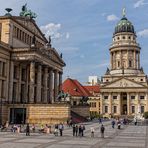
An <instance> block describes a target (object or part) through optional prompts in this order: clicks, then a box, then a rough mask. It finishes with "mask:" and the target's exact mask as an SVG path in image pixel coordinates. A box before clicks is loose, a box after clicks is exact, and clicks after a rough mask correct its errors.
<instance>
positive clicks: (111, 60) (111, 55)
mask: <svg viewBox="0 0 148 148" xmlns="http://www.w3.org/2000/svg"><path fill="white" fill-rule="evenodd" d="M110 65H111V66H110V68H111V69H113V53H112V52H110Z"/></svg>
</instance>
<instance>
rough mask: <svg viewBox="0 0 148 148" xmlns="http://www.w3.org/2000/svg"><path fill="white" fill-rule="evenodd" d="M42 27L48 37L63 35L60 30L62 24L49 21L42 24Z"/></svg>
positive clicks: (57, 37) (56, 37) (55, 37)
mask: <svg viewBox="0 0 148 148" xmlns="http://www.w3.org/2000/svg"><path fill="white" fill-rule="evenodd" d="M40 29H41V31H42V32H43V33H44V34H45V36H46V37H47V38H48V37H49V36H51V38H54V39H59V38H60V37H61V36H62V34H61V33H60V32H59V30H60V29H61V24H54V23H49V24H47V25H45V26H41V27H40Z"/></svg>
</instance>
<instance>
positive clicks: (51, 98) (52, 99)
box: [49, 69, 54, 103]
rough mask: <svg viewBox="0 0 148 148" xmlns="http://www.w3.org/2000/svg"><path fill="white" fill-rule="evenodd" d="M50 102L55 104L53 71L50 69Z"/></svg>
mask: <svg viewBox="0 0 148 148" xmlns="http://www.w3.org/2000/svg"><path fill="white" fill-rule="evenodd" d="M49 99H50V100H49V102H51V103H54V97H53V71H52V69H49Z"/></svg>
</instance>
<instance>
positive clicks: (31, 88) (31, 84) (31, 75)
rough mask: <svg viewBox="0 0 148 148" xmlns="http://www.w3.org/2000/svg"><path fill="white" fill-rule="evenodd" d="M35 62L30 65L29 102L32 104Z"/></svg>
mask: <svg viewBox="0 0 148 148" xmlns="http://www.w3.org/2000/svg"><path fill="white" fill-rule="evenodd" d="M34 83H35V62H31V63H30V87H29V102H30V103H34Z"/></svg>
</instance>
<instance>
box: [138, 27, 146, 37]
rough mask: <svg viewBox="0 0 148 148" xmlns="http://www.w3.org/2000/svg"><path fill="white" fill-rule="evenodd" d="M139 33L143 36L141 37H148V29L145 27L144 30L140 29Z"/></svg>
mask: <svg viewBox="0 0 148 148" xmlns="http://www.w3.org/2000/svg"><path fill="white" fill-rule="evenodd" d="M137 35H139V36H141V37H148V29H144V30H142V31H139V32H138V33H137Z"/></svg>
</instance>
